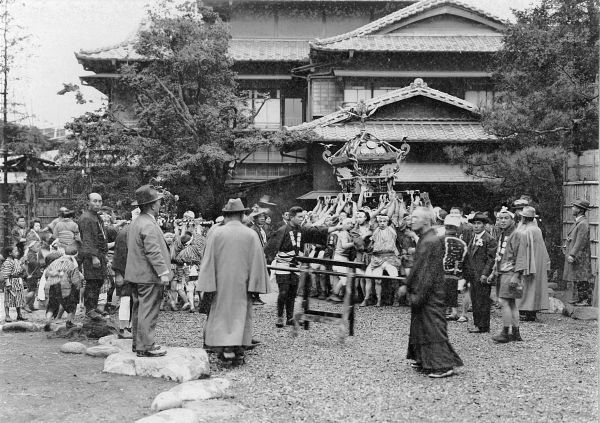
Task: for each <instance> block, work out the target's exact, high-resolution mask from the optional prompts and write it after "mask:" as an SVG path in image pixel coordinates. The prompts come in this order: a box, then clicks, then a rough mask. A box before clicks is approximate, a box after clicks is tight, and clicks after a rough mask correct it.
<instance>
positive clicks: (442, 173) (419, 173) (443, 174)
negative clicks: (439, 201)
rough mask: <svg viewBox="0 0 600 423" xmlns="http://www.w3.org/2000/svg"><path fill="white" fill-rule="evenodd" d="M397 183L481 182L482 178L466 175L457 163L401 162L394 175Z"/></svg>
mask: <svg viewBox="0 0 600 423" xmlns="http://www.w3.org/2000/svg"><path fill="white" fill-rule="evenodd" d="M394 180H395V181H396V182H397V183H413V182H414V183H417V182H419V183H448V184H452V183H464V182H471V183H473V182H483V181H484V180H483V179H482V178H477V177H474V176H472V175H467V174H466V173H465V171H464V170H463V169H462V168H461V167H460V166H458V165H451V164H445V163H401V164H400V170H399V171H398V173H397V174H396V175H395V176H394Z"/></svg>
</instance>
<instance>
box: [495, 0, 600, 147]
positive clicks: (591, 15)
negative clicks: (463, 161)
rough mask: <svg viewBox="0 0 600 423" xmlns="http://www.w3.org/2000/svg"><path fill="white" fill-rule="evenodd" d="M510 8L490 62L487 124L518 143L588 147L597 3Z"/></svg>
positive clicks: (558, 0)
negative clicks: (492, 96)
mask: <svg viewBox="0 0 600 423" xmlns="http://www.w3.org/2000/svg"><path fill="white" fill-rule="evenodd" d="M515 14H516V17H517V22H516V23H515V24H513V25H510V26H509V27H508V30H507V32H506V35H505V37H504V47H503V49H502V50H501V51H500V52H499V53H498V54H497V57H496V60H495V79H496V83H497V84H496V89H497V92H496V101H495V104H494V107H493V108H492V109H491V111H490V112H489V115H488V116H486V119H485V124H486V126H487V128H488V129H489V130H490V131H491V132H493V133H495V134H497V135H499V136H502V137H508V136H512V137H514V138H516V139H517V142H518V143H519V144H521V145H535V144H544V145H553V146H562V147H564V148H567V149H571V148H573V149H575V150H580V149H585V148H590V145H596V144H597V140H598V93H597V81H596V78H597V73H598V47H599V44H598V1H597V0H544V1H542V2H541V4H540V5H539V6H537V7H535V8H533V9H529V10H526V11H521V12H518V11H517V12H515Z"/></svg>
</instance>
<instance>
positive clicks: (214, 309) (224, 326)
mask: <svg viewBox="0 0 600 423" xmlns="http://www.w3.org/2000/svg"><path fill="white" fill-rule="evenodd" d="M247 210H248V209H247V208H246V207H244V204H243V203H242V200H241V199H239V198H236V199H230V200H229V201H228V202H227V204H226V205H225V207H224V208H223V216H224V221H223V224H222V225H215V226H213V227H212V228H211V229H210V231H209V232H208V235H207V239H206V249H205V250H204V257H203V258H202V264H201V265H200V270H199V271H198V287H197V290H198V291H200V292H203V293H204V295H206V294H207V293H214V294H213V295H212V301H211V304H210V309H209V311H208V318H207V321H206V325H205V326H204V346H205V348H207V349H210V350H211V351H214V352H216V353H218V354H219V357H220V358H221V359H222V360H226V361H233V363H234V364H241V363H243V361H244V350H245V349H248V348H251V347H252V346H253V343H252V319H253V317H252V312H253V310H252V294H253V293H255V292H256V293H268V292H269V283H268V282H269V274H268V272H267V262H266V261H265V255H264V253H263V250H262V248H261V244H260V240H259V238H258V235H257V234H256V232H255V231H253V230H252V229H250V228H248V227H247V226H246V225H244V224H243V223H242V219H243V218H244V212H246V211H247Z"/></svg>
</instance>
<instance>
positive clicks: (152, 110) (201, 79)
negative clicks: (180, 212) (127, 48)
mask: <svg viewBox="0 0 600 423" xmlns="http://www.w3.org/2000/svg"><path fill="white" fill-rule="evenodd" d="M166 4H169V2H166ZM175 10H176V12H172V11H173V8H172V7H164V6H163V7H161V8H160V11H159V12H150V14H149V22H148V24H147V27H146V29H144V30H142V31H140V32H139V34H138V35H139V40H138V43H137V46H136V49H137V52H138V53H139V54H141V55H142V56H143V57H145V58H147V60H144V61H140V62H137V63H135V64H131V65H127V66H123V67H122V68H121V71H120V73H121V79H120V82H121V83H122V84H123V85H124V86H125V87H126V88H127V89H128V90H129V91H130V92H131V93H133V95H134V98H135V102H136V107H135V110H136V117H137V118H138V120H139V124H138V127H137V130H138V133H139V134H140V135H141V136H142V137H144V139H145V145H144V148H143V150H140V151H139V160H140V165H141V166H142V167H143V168H145V169H151V168H152V169H155V170H156V173H157V175H158V177H159V178H160V180H162V181H164V184H165V185H166V186H167V187H168V188H169V189H170V190H171V191H172V192H176V193H178V194H179V195H180V197H181V200H182V203H183V204H184V205H186V206H187V207H193V208H198V209H202V210H205V211H210V210H211V209H212V211H215V212H216V211H218V209H219V205H221V204H223V195H224V192H225V189H224V188H225V185H224V184H225V179H226V176H227V172H229V171H231V169H233V167H234V166H235V164H236V162H237V159H236V154H238V153H241V152H246V153H248V152H251V151H253V150H256V148H258V147H260V146H263V145H265V144H273V145H277V146H278V147H281V148H284V144H286V142H287V143H288V144H289V145H295V144H296V143H297V140H298V135H296V134H294V135H291V134H289V133H287V132H279V133H273V134H267V133H261V132H260V131H256V130H251V129H249V124H250V122H251V116H250V114H249V111H248V110H247V109H246V107H245V104H244V100H245V99H244V97H243V96H241V95H240V94H239V93H238V91H237V84H236V81H235V74H234V72H233V71H232V64H233V62H232V60H231V59H230V58H229V56H228V54H227V53H228V47H229V40H230V38H231V37H230V34H229V31H228V27H227V25H226V24H225V23H224V22H222V20H221V19H220V17H219V16H218V14H216V13H214V12H213V11H212V10H211V9H208V8H203V7H201V8H198V6H197V5H196V3H184V4H182V5H179V6H177V7H176V8H175ZM157 164H158V165H157Z"/></svg>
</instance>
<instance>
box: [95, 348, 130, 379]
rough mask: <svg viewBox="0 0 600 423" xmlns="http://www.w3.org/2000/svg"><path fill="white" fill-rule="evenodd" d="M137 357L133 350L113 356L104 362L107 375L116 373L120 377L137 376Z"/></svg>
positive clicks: (104, 370)
mask: <svg viewBox="0 0 600 423" xmlns="http://www.w3.org/2000/svg"><path fill="white" fill-rule="evenodd" d="M136 358H137V356H136V355H135V353H134V352H131V350H130V351H129V352H128V351H122V352H119V353H116V354H111V355H109V356H108V357H106V360H104V369H103V372H105V373H116V374H119V375H127V376H136V372H135V360H136Z"/></svg>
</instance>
